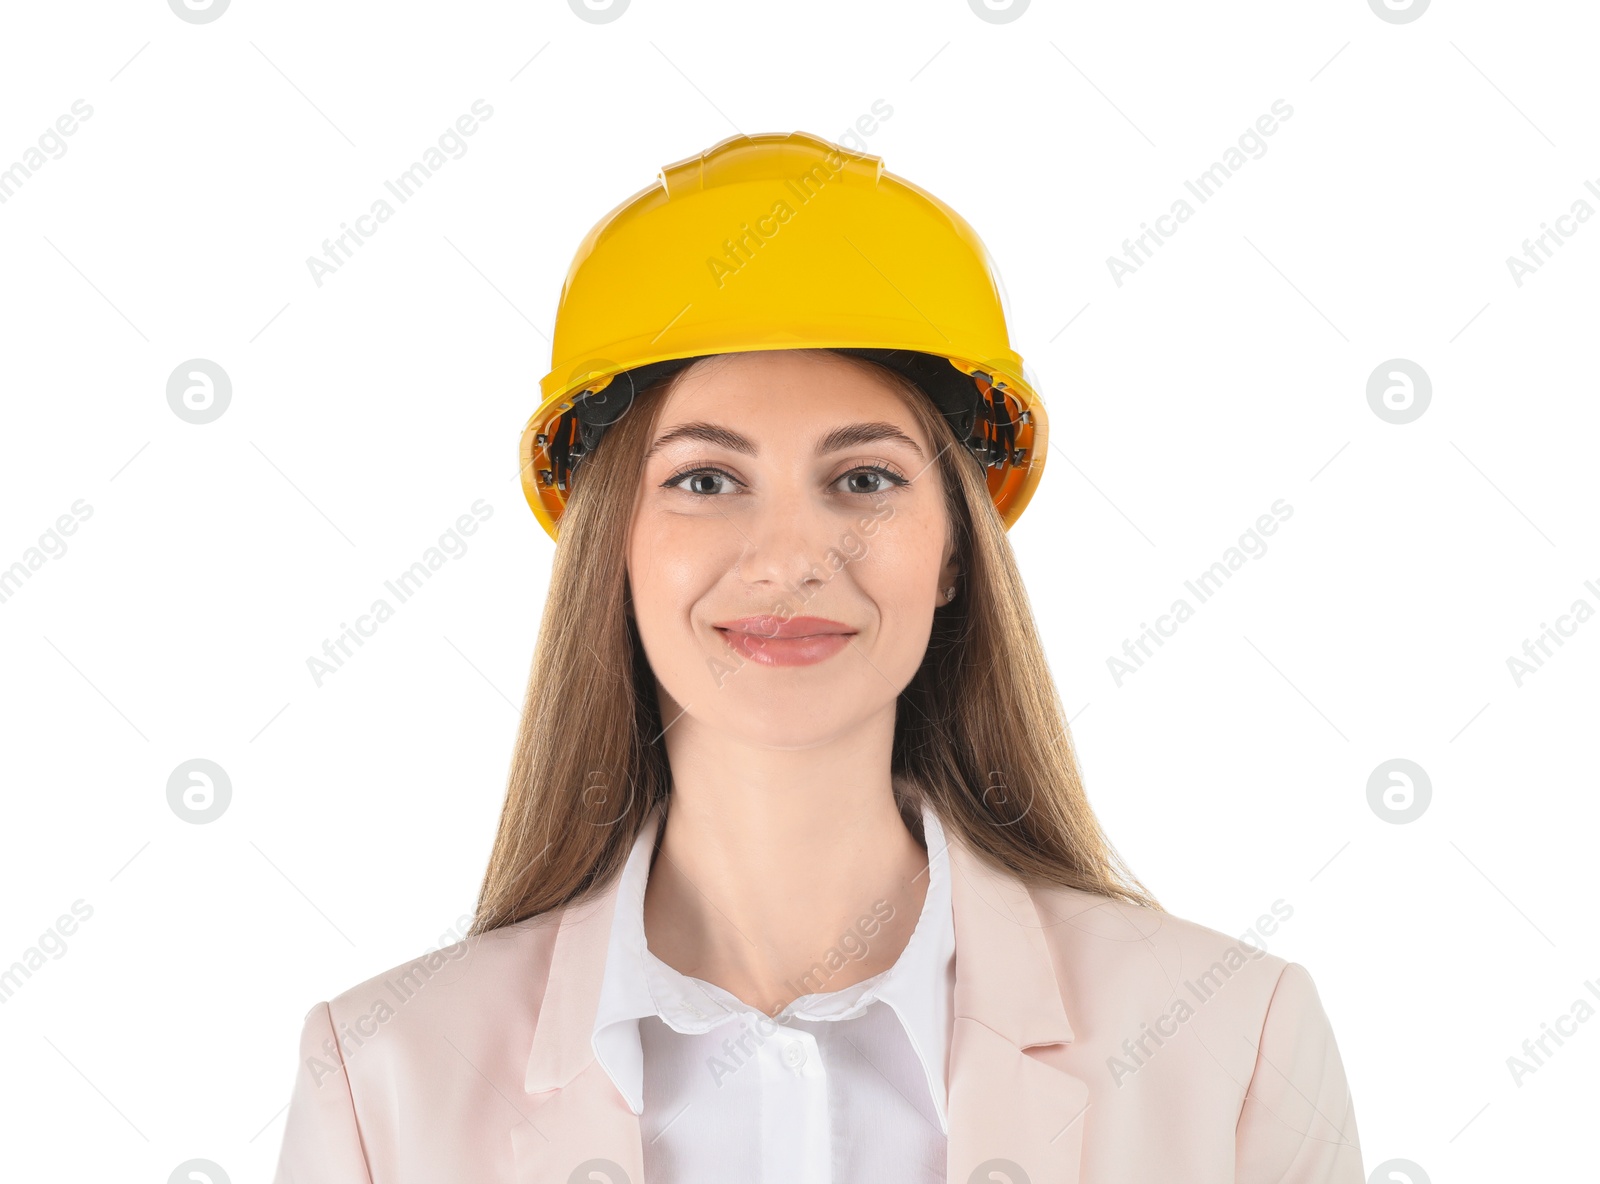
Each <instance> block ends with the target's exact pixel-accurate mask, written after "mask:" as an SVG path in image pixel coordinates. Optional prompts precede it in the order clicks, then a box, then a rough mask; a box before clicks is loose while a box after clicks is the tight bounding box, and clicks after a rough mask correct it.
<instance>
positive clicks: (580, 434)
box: [534, 348, 1029, 492]
mask: <svg viewBox="0 0 1600 1184" xmlns="http://www.w3.org/2000/svg"><path fill="white" fill-rule="evenodd" d="M833 352H835V353H840V354H847V355H850V356H852V357H857V358H862V359H864V360H866V361H869V362H876V363H878V364H879V365H882V366H887V367H888V368H889V369H891V370H894V371H896V372H898V373H900V374H902V375H904V376H905V377H906V378H908V379H910V380H911V381H912V382H913V383H915V384H916V385H917V386H918V387H919V388H920V389H921V390H922V391H923V392H924V393H925V394H926V395H927V396H928V397H929V398H930V399H932V400H933V403H934V406H936V407H938V409H939V411H940V412H941V413H942V414H943V415H944V417H945V419H946V420H947V421H949V423H950V426H951V427H952V428H953V429H954V430H955V434H956V439H958V440H960V441H961V442H962V443H963V444H965V445H966V447H967V450H968V451H969V452H971V453H972V455H973V457H974V458H975V459H976V460H977V462H978V464H979V465H980V466H981V467H983V468H985V469H996V468H1003V467H1005V466H1006V465H1020V464H1022V463H1023V460H1024V458H1025V455H1026V453H1027V449H1025V448H1017V447H1016V436H1017V426H1018V424H1022V423H1027V422H1028V420H1029V414H1028V412H1026V411H1020V412H1018V413H1017V414H1016V416H1015V418H1013V415H1012V411H1011V408H1010V406H1009V405H1008V399H1007V392H1006V385H1005V383H1004V382H995V381H994V379H993V376H992V375H990V374H986V373H984V372H982V371H976V372H974V373H972V374H964V373H962V371H960V370H959V369H957V368H956V367H955V365H953V364H952V363H951V362H950V361H949V359H947V358H941V357H936V356H935V355H933V354H925V353H920V352H918V351H916V350H906V349H855V348H845V349H836V350H834V351H833ZM698 360H699V359H698V358H671V359H669V360H667V361H664V362H651V363H649V364H647V365H644V366H635V367H634V368H633V369H631V370H624V371H622V372H621V373H620V374H617V375H614V376H613V377H612V379H611V381H610V382H609V383H607V384H606V385H605V386H603V387H601V388H600V389H598V390H584V391H580V392H579V393H577V394H576V395H574V396H573V398H572V400H571V403H570V405H568V406H567V407H566V408H564V409H563V411H562V413H561V415H560V417H559V418H557V420H556V424H555V428H554V429H553V430H552V431H551V432H550V433H549V434H548V435H546V434H544V433H540V434H539V435H537V436H536V437H534V440H535V442H536V443H537V444H539V445H541V446H543V447H544V449H545V452H546V454H547V455H548V456H549V458H550V463H551V466H552V467H551V468H549V469H540V470H539V480H540V481H541V482H542V483H543V484H545V485H554V486H555V487H556V488H557V489H560V490H561V491H562V492H567V490H568V488H569V486H570V483H571V480H572V475H573V473H574V472H575V471H576V470H577V467H578V464H579V462H580V461H582V460H583V458H584V457H586V456H588V455H590V454H591V453H593V452H594V450H595V449H596V448H598V447H599V446H600V439H601V437H602V436H603V435H604V434H605V430H606V428H608V427H610V426H611V425H612V424H614V423H616V422H617V420H619V419H621V418H622V417H623V416H624V415H626V414H627V412H628V409H629V408H630V407H632V406H633V399H634V396H635V395H637V394H638V393H639V392H640V391H642V390H645V389H646V388H648V387H649V386H651V385H652V384H653V383H655V382H658V381H660V380H661V379H663V378H666V377H669V376H671V375H672V374H674V373H675V372H677V371H678V370H681V369H683V368H684V367H685V366H688V365H689V364H690V363H692V362H695V361H698Z"/></svg>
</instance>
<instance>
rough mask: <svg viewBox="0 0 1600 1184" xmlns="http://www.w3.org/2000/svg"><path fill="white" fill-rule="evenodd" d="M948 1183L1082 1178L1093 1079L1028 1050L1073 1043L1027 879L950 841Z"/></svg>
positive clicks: (1046, 1183) (1058, 1183) (1023, 1183)
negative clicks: (952, 944)
mask: <svg viewBox="0 0 1600 1184" xmlns="http://www.w3.org/2000/svg"><path fill="white" fill-rule="evenodd" d="M949 851H950V870H951V876H950V893H951V908H952V911H953V913H954V920H955V931H956V983H955V1011H954V1025H953V1030H952V1032H951V1045H950V1081H949V1084H950V1106H949V1126H950V1136H949V1160H948V1168H947V1175H946V1178H947V1180H949V1182H950V1184H980V1182H981V1184H990V1182H991V1181H993V1182H996V1184H999V1182H1002V1181H1003V1182H1004V1184H1027V1182H1029V1181H1031V1182H1032V1184H1077V1181H1078V1178H1079V1160H1080V1158H1081V1156H1082V1153H1083V1130H1084V1124H1085V1121H1086V1114H1085V1111H1086V1110H1087V1109H1088V1105H1089V1087H1088V1085H1087V1084H1086V1083H1085V1082H1084V1081H1083V1079H1082V1078H1079V1077H1075V1076H1073V1075H1072V1074H1071V1073H1069V1072H1067V1071H1066V1070H1065V1069H1062V1068H1060V1067H1059V1066H1058V1064H1057V1062H1058V1061H1059V1060H1060V1059H1061V1058H1060V1057H1059V1056H1054V1057H1050V1058H1049V1059H1045V1058H1041V1057H1037V1056H1035V1055H1033V1053H1032V1052H1031V1051H1030V1050H1034V1049H1041V1050H1042V1049H1046V1048H1050V1047H1052V1046H1055V1047H1056V1051H1057V1052H1058V1053H1059V1052H1060V1051H1061V1048H1060V1047H1059V1046H1063V1045H1067V1044H1070V1043H1071V1042H1072V1039H1073V1034H1072V1025H1071V1024H1070V1023H1068V1022H1067V1013H1066V1009H1065V1007H1064V1006H1063V1005H1062V1002H1061V990H1060V987H1059V985H1058V984H1057V980H1056V973H1055V968H1054V966H1053V964H1052V963H1051V960H1050V951H1049V948H1048V947H1047V946H1046V944H1045V940H1044V932H1043V925H1042V922H1041V921H1040V919H1039V913H1038V910H1037V909H1036V908H1035V907H1034V903H1033V898H1032V896H1031V895H1029V893H1028V890H1027V888H1026V887H1025V886H1024V885H1023V883H1022V882H1021V881H1020V880H1018V879H1017V878H1015V877H1013V876H1010V875H1007V874H1005V873H1003V872H1000V871H997V870H994V869H992V868H990V867H989V865H988V864H986V863H984V862H982V860H981V859H980V858H979V857H978V855H977V854H976V853H975V852H973V851H971V850H969V849H968V848H967V847H966V846H965V845H964V844H963V843H962V842H960V841H959V839H952V840H951V841H950V844H949Z"/></svg>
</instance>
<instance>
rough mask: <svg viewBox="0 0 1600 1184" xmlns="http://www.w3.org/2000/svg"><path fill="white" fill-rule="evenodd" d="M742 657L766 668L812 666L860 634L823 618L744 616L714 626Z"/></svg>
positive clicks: (836, 651) (831, 655)
mask: <svg viewBox="0 0 1600 1184" xmlns="http://www.w3.org/2000/svg"><path fill="white" fill-rule="evenodd" d="M712 628H713V629H715V630H716V631H717V632H718V633H720V634H721V635H722V638H723V640H724V641H726V642H727V643H728V645H729V646H730V647H732V649H733V650H734V651H735V652H737V653H738V654H739V655H740V656H742V657H744V658H748V659H749V660H750V661H752V662H756V663H759V664H760V665H762V666H811V665H814V664H815V663H817V662H823V661H826V660H827V659H829V658H831V657H833V655H834V654H836V653H838V652H839V651H840V650H842V649H844V647H845V646H847V645H849V644H850V640H851V638H853V637H855V635H856V631H855V630H854V629H852V628H851V627H850V626H848V625H845V624H841V623H840V622H838V621H829V620H826V619H824V618H822V617H790V618H789V619H788V620H780V619H779V618H777V617H773V616H766V617H743V618H741V619H739V620H736V621H719V622H717V623H716V624H714V625H713V626H712Z"/></svg>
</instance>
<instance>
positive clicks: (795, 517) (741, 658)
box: [628, 350, 957, 748]
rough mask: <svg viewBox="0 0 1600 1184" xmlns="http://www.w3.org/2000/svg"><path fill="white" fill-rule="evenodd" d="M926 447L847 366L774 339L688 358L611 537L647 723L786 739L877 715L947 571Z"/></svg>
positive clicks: (874, 386)
mask: <svg viewBox="0 0 1600 1184" xmlns="http://www.w3.org/2000/svg"><path fill="white" fill-rule="evenodd" d="M935 453H936V446H935V445H934V444H933V443H932V442H931V441H930V440H929V439H928V438H927V437H926V436H925V435H924V433H923V432H922V430H921V428H920V427H919V425H918V423H917V420H916V417H915V416H914V415H913V414H912V413H911V411H910V409H909V408H908V407H907V406H906V404H905V403H904V402H903V400H902V396H901V394H900V392H899V391H898V390H897V389H896V388H895V387H894V386H893V385H891V384H890V383H889V382H888V381H887V380H885V379H884V378H881V377H879V376H877V375H876V374H873V373H871V372H870V371H868V370H867V369H866V368H865V367H861V366H856V365H853V364H850V363H847V362H843V361H840V360H838V359H836V358H833V357H829V356H823V357H818V356H816V355H809V354H804V353H800V352H797V351H790V350H773V351H761V352H755V353H746V354H729V355H724V356H721V357H718V358H716V359H712V360H710V361H708V362H704V363H697V364H696V365H695V366H693V367H691V368H690V369H689V370H688V371H687V372H686V373H685V375H684V377H683V378H682V380H681V381H680V382H679V383H678V385H677V386H676V387H675V388H674V389H673V391H672V392H671V394H670V395H669V396H668V397H667V400H666V403H665V405H664V406H663V407H662V409H661V414H660V417H659V422H658V424H657V426H656V429H655V433H654V438H653V442H652V445H651V447H650V449H649V453H648V455H647V456H646V458H645V461H644V464H643V466H642V472H641V476H640V486H639V492H638V500H637V502H636V504H635V510H634V517H633V523H632V532H631V535H630V537H629V543H628V580H629V587H630V590H631V592H632V597H633V611H634V618H635V620H636V621H637V623H638V627H639V634H640V638H641V639H642V641H643V643H644V648H645V653H646V656H647V657H648V658H649V662H650V667H651V669H652V670H653V671H654V673H655V676H656V680H657V683H658V685H659V693H660V695H661V710H662V720H663V722H664V723H666V724H667V725H668V726H672V725H673V724H674V723H675V722H676V721H677V720H678V718H679V716H680V714H681V715H684V716H687V717H688V718H689V719H691V720H693V721H695V724H696V725H699V726H705V727H710V728H713V729H719V730H725V731H728V732H731V733H734V734H736V735H737V736H738V737H739V738H741V739H743V740H744V741H745V742H748V743H752V744H759V745H765V746H770V747H780V748H803V747H810V746H813V745H817V744H822V743H826V742H827V741H828V740H830V739H833V738H836V737H839V736H841V735H843V734H844V733H846V732H848V731H849V730H850V729H852V728H854V727H859V726H861V725H863V724H864V723H868V722H875V723H878V724H881V723H882V722H883V721H884V720H885V718H887V719H888V720H889V721H892V720H893V713H894V706H895V699H896V697H897V696H898V695H899V693H900V691H901V690H903V689H904V688H905V686H906V684H907V683H909V682H910V681H911V678H912V676H913V675H914V674H915V673H916V671H917V668H918V666H919V665H921V662H922V658H923V655H924V654H925V653H926V651H927V647H928V638H929V635H930V633H931V631H932V625H933V613H934V609H935V608H936V607H938V606H940V605H942V604H944V603H945V597H944V590H945V589H946V588H948V587H950V586H952V585H953V584H954V583H955V577H956V574H957V572H956V566H955V563H954V560H953V556H952V551H953V548H952V544H951V530H950V521H949V515H948V513H947V511H946V508H945V502H944V491H943V488H942V486H941V481H940V472H939V467H938V465H937V464H935V463H933V462H934V459H935Z"/></svg>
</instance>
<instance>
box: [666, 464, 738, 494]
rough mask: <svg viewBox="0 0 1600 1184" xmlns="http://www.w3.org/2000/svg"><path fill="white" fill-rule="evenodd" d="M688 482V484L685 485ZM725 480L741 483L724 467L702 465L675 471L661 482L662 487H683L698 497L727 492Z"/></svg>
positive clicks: (685, 490) (684, 490)
mask: <svg viewBox="0 0 1600 1184" xmlns="http://www.w3.org/2000/svg"><path fill="white" fill-rule="evenodd" d="M685 482H688V483H689V484H688V486H687V487H686V486H685V484H684V483H685ZM723 482H731V483H732V484H734V485H738V484H739V479H738V478H737V477H735V476H734V475H733V474H732V473H728V472H724V471H723V470H722V469H715V468H710V467H708V466H705V465H702V466H700V467H698V468H693V469H684V470H683V471H682V472H679V473H674V474H673V475H672V476H670V477H668V478H667V479H666V480H665V481H663V482H662V483H661V488H662V489H681V490H683V492H684V493H690V494H694V495H695V496H697V497H715V496H716V495H717V494H719V493H724V492H727V490H726V489H725V488H723V487H722V483H723Z"/></svg>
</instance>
